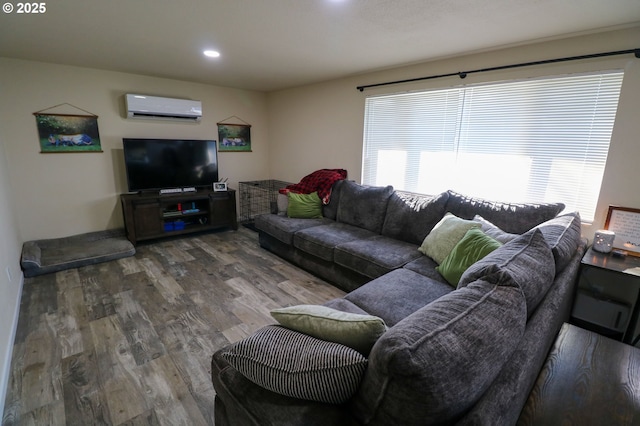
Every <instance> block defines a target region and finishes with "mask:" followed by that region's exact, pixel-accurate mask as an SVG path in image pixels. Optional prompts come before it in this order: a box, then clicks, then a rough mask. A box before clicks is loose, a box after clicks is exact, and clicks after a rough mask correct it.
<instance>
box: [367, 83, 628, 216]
mask: <svg viewBox="0 0 640 426" xmlns="http://www.w3.org/2000/svg"><path fill="white" fill-rule="evenodd" d="M622 77H623V73H622V72H610V73H603V74H598V75H579V76H568V77H556V78H547V79H537V80H527V81H516V82H508V83H499V84H490V85H482V86H470V87H464V88H455V89H446V90H435V91H428V92H419V93H404V94H395V95H385V96H374V97H369V98H367V100H366V104H365V129H364V149H363V168H362V170H363V175H362V182H363V183H364V184H369V185H393V186H394V187H395V188H396V189H401V190H407V191H415V192H422V193H428V194H434V193H438V192H441V191H444V190H447V189H453V190H456V191H459V192H461V193H464V194H468V195H472V196H477V197H484V198H488V199H493V200H500V201H514V202H556V201H560V202H563V203H565V204H566V205H567V210H568V211H576V210H577V211H579V212H580V214H581V217H582V218H583V220H586V221H591V220H593V216H594V213H595V206H596V203H597V199H598V194H599V192H600V185H601V182H602V176H603V173H604V165H605V162H606V159H607V153H608V150H609V142H610V139H611V132H612V130H613V123H614V120H615V114H616V109H617V105H618V97H619V95H620V87H621V84H622Z"/></svg>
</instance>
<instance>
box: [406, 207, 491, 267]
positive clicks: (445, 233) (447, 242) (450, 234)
mask: <svg viewBox="0 0 640 426" xmlns="http://www.w3.org/2000/svg"><path fill="white" fill-rule="evenodd" d="M471 228H480V224H479V223H478V222H474V221H472V220H466V219H461V218H459V217H457V216H454V215H453V214H451V213H447V214H446V215H445V216H444V217H443V218H442V219H441V220H440V222H438V223H437V224H436V226H434V227H433V229H432V230H431V232H429V234H428V235H427V236H426V237H425V239H424V241H423V242H422V245H421V246H420V248H418V250H419V251H420V252H421V253H422V254H425V255H427V256H429V257H430V258H431V259H433V260H434V261H435V262H436V263H437V264H441V263H442V262H443V261H444V259H445V257H447V256H448V255H449V253H451V250H453V248H454V247H455V246H456V244H458V241H460V240H461V239H462V237H464V234H466V233H467V231H468V230H469V229H471Z"/></svg>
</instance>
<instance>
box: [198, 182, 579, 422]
mask: <svg viewBox="0 0 640 426" xmlns="http://www.w3.org/2000/svg"><path fill="white" fill-rule="evenodd" d="M563 209H564V205H562V204H560V203H558V204H544V205H523V204H505V203H496V202H491V201H488V200H483V199H477V198H471V197H467V196H464V195H462V194H458V193H455V192H453V191H447V192H445V193H442V194H438V195H435V196H426V195H420V194H412V193H405V192H400V191H394V190H393V188H391V187H365V186H361V185H358V184H356V183H354V182H350V181H339V182H337V183H336V184H335V185H334V187H333V191H332V195H331V201H330V203H329V204H328V205H326V206H324V207H323V217H322V218H317V219H294V218H289V217H287V216H286V215H282V214H268V215H263V216H259V217H258V218H256V228H257V229H258V231H259V241H260V245H261V246H262V247H264V248H266V249H268V250H270V251H273V252H274V253H276V254H278V255H279V256H281V257H283V258H284V259H287V260H288V261H290V262H292V263H294V264H296V265H299V266H300V267H302V268H304V269H307V270H309V271H311V272H313V273H314V274H317V275H318V276H320V277H322V278H325V279H326V280H328V281H330V282H332V283H334V284H335V285H337V286H339V287H340V288H342V289H344V290H346V291H348V292H349V293H348V294H347V295H346V296H345V297H343V298H339V299H335V300H331V301H328V302H327V303H325V306H324V308H330V310H331V311H335V312H338V313H339V314H340V315H344V316H347V317H349V315H352V314H354V315H352V316H353V317H357V318H364V319H367V320H370V318H374V319H377V320H379V321H383V322H384V325H385V326H386V328H385V330H386V331H384V332H381V333H380V335H379V336H378V335H376V340H374V341H375V344H373V346H372V347H371V348H370V349H368V350H366V351H362V350H361V349H360V350H359V352H358V351H356V350H355V349H352V348H349V347H348V345H347V346H345V344H343V343H341V342H340V340H338V341H329V342H328V341H325V340H323V339H319V338H318V336H317V335H313V334H312V335H311V336H309V335H307V334H305V333H303V332H301V331H299V330H295V327H294V330H291V329H290V328H287V327H284V326H282V325H279V324H274V325H270V326H267V327H265V328H263V329H261V330H259V331H258V332H256V334H255V335H254V336H251V337H249V338H247V339H245V340H243V341H240V342H237V343H236V344H233V345H230V346H229V347H227V348H224V349H222V350H220V351H218V352H216V353H215V354H214V356H213V359H212V373H211V374H212V380H213V383H214V387H215V390H216V424H217V425H226V424H228V425H245V424H246V425H249V424H251V425H258V424H260V425H277V424H296V425H332V424H335V425H346V424H380V425H387V424H403V425H405V424H406V425H410V424H420V425H429V424H434V425H436V424H461V425H462V424H484V425H498V424H499V425H510V424H515V423H516V421H517V419H518V417H519V415H520V411H521V409H522V407H523V406H524V404H525V402H526V399H527V397H528V394H529V392H530V390H531V388H532V386H533V384H534V381H535V379H536V377H537V376H538V373H539V371H540V369H541V367H542V365H543V363H544V360H545V358H546V355H547V352H548V350H549V348H550V347H551V344H552V343H553V341H554V339H555V336H556V334H557V332H558V330H559V329H560V326H561V325H562V323H563V322H565V321H566V320H567V319H568V317H569V313H570V310H571V304H572V300H573V295H574V290H575V282H576V276H577V272H578V268H579V265H580V259H581V257H582V255H583V253H584V251H585V249H586V241H585V240H584V239H582V237H581V233H580V217H579V215H578V214H577V213H569V214H562V215H558V214H559V213H560V212H561V211H562V210H563ZM448 213H449V215H447V214H448ZM450 214H453V215H454V216H455V217H454V219H455V220H456V221H460V223H464V226H466V227H467V228H468V229H471V228H474V229H479V230H482V233H483V234H485V235H488V236H491V237H492V239H493V240H495V241H498V242H499V243H500V244H499V247H498V248H496V249H494V250H493V251H491V252H490V253H489V254H487V255H486V256H485V257H483V258H481V259H480V260H478V261H476V262H474V263H472V264H471V265H470V266H469V267H468V268H466V269H465V270H464V272H463V273H462V275H461V277H460V279H459V281H457V282H454V283H450V282H448V281H447V279H445V278H444V276H443V275H442V274H441V273H440V272H439V271H442V269H441V268H442V266H443V265H442V264H443V263H444V262H443V260H442V259H441V258H440V256H441V254H440V253H439V252H438V250H440V249H441V248H442V247H440V246H443V247H446V246H447V244H455V243H457V242H460V238H458V237H456V239H455V241H454V242H453V243H449V242H447V243H445V242H446V241H448V238H449V237H450V236H451V233H448V234H446V233H445V228H446V227H445V226H444V225H443V223H445V221H446V220H448V219H450V218H451V215H450ZM445 215H447V216H446V217H445ZM447 223H449V224H451V223H454V222H447ZM456 223H457V222H456ZM456 227H457V225H456ZM447 232H449V231H447ZM474 232H475V231H474ZM467 235H471V232H467V234H465V237H464V239H465V240H466V238H467ZM427 236H429V237H428V238H427ZM460 246H462V244H457V246H456V247H457V248H456V250H458V248H459V247H460ZM446 251H448V252H451V251H452V250H451V249H450V246H449V248H448V249H447V250H446ZM425 253H426V254H425ZM427 254H428V255H427ZM432 256H433V257H435V258H438V260H434V258H433V257H432ZM439 263H440V264H441V265H440V266H439ZM350 319H351V317H349V320H350ZM348 332H349V333H350V332H351V331H345V332H344V333H345V334H346V333H348ZM329 340H331V339H329ZM318 363H319V364H318ZM344 395H346V396H344ZM336 398H337V399H336Z"/></svg>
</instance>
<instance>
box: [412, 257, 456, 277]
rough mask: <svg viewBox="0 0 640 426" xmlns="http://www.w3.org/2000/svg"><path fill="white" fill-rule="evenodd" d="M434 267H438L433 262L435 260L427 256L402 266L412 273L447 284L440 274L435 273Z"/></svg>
mask: <svg viewBox="0 0 640 426" xmlns="http://www.w3.org/2000/svg"><path fill="white" fill-rule="evenodd" d="M436 266H438V264H437V263H436V262H435V260H433V259H431V258H430V257H427V256H420V257H419V258H417V259H416V260H412V261H411V262H409V263H407V264H406V265H404V266H403V268H405V269H408V270H410V271H413V272H417V273H418V274H420V275H423V276H425V277H428V278H430V279H432V280H435V281H439V282H441V283H445V284H448V282H447V280H445V279H444V277H443V276H442V274H440V272H438V271H436Z"/></svg>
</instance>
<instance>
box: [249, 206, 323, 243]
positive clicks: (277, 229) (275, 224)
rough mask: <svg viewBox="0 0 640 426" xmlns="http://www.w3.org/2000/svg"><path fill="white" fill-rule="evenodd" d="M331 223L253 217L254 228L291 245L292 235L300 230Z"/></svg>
mask: <svg viewBox="0 0 640 426" xmlns="http://www.w3.org/2000/svg"><path fill="white" fill-rule="evenodd" d="M329 223H333V221H332V220H330V219H326V218H321V219H293V218H290V217H286V216H280V215H277V214H271V213H268V214H262V215H259V216H256V217H255V226H256V229H258V230H259V231H262V232H265V233H267V234H269V235H271V236H272V237H274V238H276V239H278V240H280V241H282V242H283V243H285V244H293V235H294V234H295V233H296V232H298V231H300V230H301V229H307V228H311V227H313V226H319V225H326V224H329Z"/></svg>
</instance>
